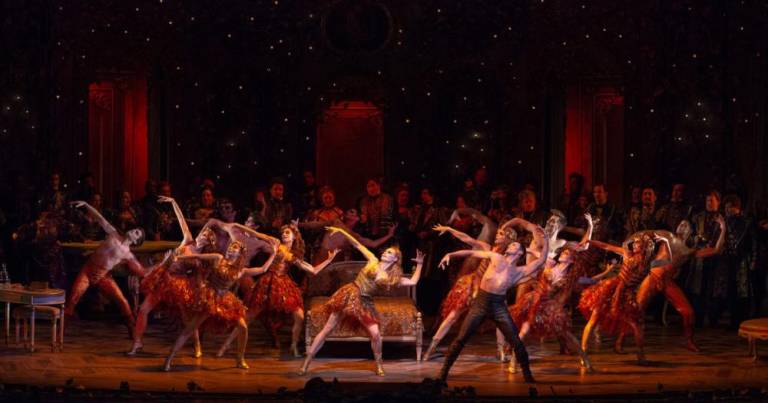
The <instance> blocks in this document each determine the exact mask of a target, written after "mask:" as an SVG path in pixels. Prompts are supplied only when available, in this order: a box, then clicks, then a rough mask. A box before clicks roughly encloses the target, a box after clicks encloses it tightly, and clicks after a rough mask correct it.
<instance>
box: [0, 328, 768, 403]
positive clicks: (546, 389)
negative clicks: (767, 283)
mask: <svg viewBox="0 0 768 403" xmlns="http://www.w3.org/2000/svg"><path fill="white" fill-rule="evenodd" d="M257 327H258V326H252V329H253V330H252V333H258V332H259V329H257ZM12 331H13V329H12ZM49 335H50V332H49V331H48V330H47V325H46V324H42V323H41V324H40V326H39V327H38V340H39V342H38V351H37V352H35V353H28V352H26V351H25V350H23V348H22V347H21V346H17V345H14V344H13V340H11V344H10V345H9V346H4V345H1V344H0V383H4V384H26V385H36V386H62V385H65V383H66V382H67V381H68V380H71V381H70V382H74V385H82V387H84V388H86V389H107V390H113V389H118V388H119V386H120V383H121V382H122V381H127V382H128V383H129V385H130V390H131V391H153V392H168V391H184V392H186V391H187V390H188V385H189V383H190V381H192V382H194V383H195V384H196V385H198V386H199V387H200V388H202V390H204V391H205V392H211V393H238V394H239V393H247V394H251V393H259V392H262V393H265V394H271V393H275V392H276V391H277V390H278V389H279V388H283V387H284V388H287V389H288V390H297V389H300V388H303V387H304V384H305V383H306V381H307V380H308V379H310V378H312V377H322V378H323V379H325V380H332V379H333V378H338V379H339V380H340V381H341V382H375V383H393V382H394V383H400V382H413V383H418V382H421V381H422V380H423V378H425V377H433V376H435V375H436V373H437V372H438V369H439V367H440V364H441V363H442V352H443V351H444V349H445V347H446V346H442V348H441V349H440V350H439V353H440V354H438V355H437V356H436V357H435V358H434V359H433V360H432V361H431V362H427V363H418V362H416V361H415V359H414V358H415V354H414V348H413V346H412V345H405V344H398V343H385V345H384V358H385V363H384V365H385V369H386V371H387V375H386V376H385V377H377V376H375V375H374V373H373V371H372V369H373V362H372V361H371V360H370V359H371V353H370V347H369V345H368V343H327V344H326V346H325V348H324V349H323V350H322V351H321V352H320V355H319V356H318V357H317V358H316V360H315V361H314V363H313V365H312V367H311V368H310V369H311V373H310V375H309V376H306V377H302V376H298V375H297V374H296V371H297V369H298V368H299V366H300V364H301V359H294V358H292V357H289V356H288V355H287V348H285V347H286V345H287V344H288V343H287V338H288V335H287V334H283V335H282V338H283V341H284V342H283V344H284V347H283V349H282V352H280V351H278V350H277V349H274V348H271V347H269V346H267V339H266V338H265V337H264V336H263V334H255V335H254V334H252V337H251V340H250V342H249V346H248V352H247V360H248V363H249V365H250V367H251V368H250V369H249V370H239V369H236V368H234V358H233V357H232V356H229V357H225V358H215V357H213V353H214V352H215V350H216V348H217V346H218V343H219V342H220V341H221V339H222V336H220V335H209V336H208V337H207V338H206V339H205V340H204V342H203V345H204V352H205V355H204V357H203V358H201V359H195V358H194V357H192V355H191V353H192V351H191V350H192V349H191V346H188V347H187V348H185V349H184V350H183V351H182V352H181V354H180V355H179V356H178V358H177V360H176V362H175V367H174V369H173V370H172V372H169V373H165V372H162V371H161V370H160V368H161V365H162V363H163V360H164V356H165V353H166V352H167V351H168V349H169V347H170V344H171V342H172V340H173V338H174V337H175V335H176V330H174V329H172V328H170V327H169V326H168V325H165V324H163V323H155V324H152V325H150V328H149V331H148V332H147V335H146V338H145V339H146V340H145V348H144V352H142V353H140V354H139V355H138V356H137V357H133V358H130V357H126V356H125V355H124V354H123V352H124V351H125V350H126V349H127V348H128V347H129V346H130V340H128V338H127V335H126V330H125V327H124V326H123V325H121V324H119V323H117V322H112V321H86V320H77V321H71V322H70V323H69V324H68V327H67V331H66V339H65V342H66V345H65V350H64V352H58V353H52V352H50V348H49V346H48V345H47V344H46V343H47V342H48V340H49V339H48V337H49ZM646 338H647V340H648V345H647V348H646V352H647V356H648V359H649V361H650V364H649V365H648V366H638V365H636V364H635V361H634V357H635V356H634V354H631V353H632V352H633V351H634V350H633V349H634V344H633V342H632V339H629V340H627V341H628V344H627V348H626V349H627V351H628V352H629V353H630V354H628V355H616V354H614V353H613V352H612V350H611V345H612V344H611V340H605V341H604V342H603V344H602V345H601V346H599V347H598V348H594V349H593V351H592V354H591V358H592V361H593V365H594V366H595V369H596V372H595V373H591V374H585V373H582V372H581V371H580V370H579V368H578V367H577V363H576V359H575V358H574V357H572V356H563V355H559V354H558V348H557V345H556V343H554V342H546V343H544V344H541V343H540V342H539V341H535V342H532V343H529V345H528V348H529V352H530V353H531V357H532V369H533V372H534V375H535V376H536V379H537V381H538V383H537V384H536V388H537V390H538V394H539V396H552V395H556V396H561V397H564V396H574V395H592V396H594V395H609V394H610V395H619V394H637V393H640V394H644V393H657V392H658V391H660V390H663V391H665V392H673V391H680V392H685V391H707V390H714V389H732V388H736V389H738V388H747V387H753V388H754V387H757V388H762V387H764V386H765V385H768V360H765V359H763V360H758V361H757V362H753V361H752V359H751V358H750V357H748V356H747V343H746V341H745V340H744V339H741V338H739V337H738V336H736V334H735V332H733V331H730V332H727V331H725V330H722V329H708V330H702V331H699V332H698V334H697V339H698V341H699V343H700V346H701V347H702V349H703V350H704V352H703V353H699V354H694V353H690V352H688V351H687V350H685V349H683V348H682V346H681V337H680V329H679V327H678V326H677V325H674V326H672V327H670V328H663V327H660V326H658V325H649V326H648V331H647V336H646ZM427 342H428V341H427V339H426V338H425V344H427ZM425 347H426V346H425ZM760 347H761V346H758V348H760ZM494 349H495V342H494V340H493V335H492V334H484V335H477V336H475V337H474V338H473V339H472V340H471V341H470V344H469V345H468V346H467V348H466V349H465V351H464V353H463V354H462V356H461V357H460V358H459V361H458V362H457V363H456V365H455V366H454V368H453V371H452V372H451V377H450V378H449V381H448V384H449V386H450V387H452V388H453V387H456V386H473V387H474V388H475V391H476V393H477V395H479V396H502V395H503V396H511V395H522V396H527V395H528V393H529V385H526V384H524V383H523V382H522V377H521V375H519V374H510V373H508V372H507V371H506V365H502V364H500V363H498V362H497V361H496V360H495V358H494Z"/></svg>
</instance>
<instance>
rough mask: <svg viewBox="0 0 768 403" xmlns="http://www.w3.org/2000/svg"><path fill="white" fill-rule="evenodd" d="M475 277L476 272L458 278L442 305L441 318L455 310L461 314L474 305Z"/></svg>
mask: <svg viewBox="0 0 768 403" xmlns="http://www.w3.org/2000/svg"><path fill="white" fill-rule="evenodd" d="M475 277H476V275H475V274H474V273H470V274H465V275H463V276H461V277H459V279H458V280H456V282H455V283H454V284H453V287H451V290H450V291H448V295H446V296H445V299H443V303H442V304H441V305H440V320H443V319H445V317H446V316H448V314H449V313H451V312H454V311H455V312H457V313H458V314H459V315H461V314H462V313H464V312H466V311H467V310H468V309H469V306H470V305H472V294H473V292H474V286H473V285H474V281H475Z"/></svg>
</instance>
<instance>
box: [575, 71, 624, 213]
mask: <svg viewBox="0 0 768 403" xmlns="http://www.w3.org/2000/svg"><path fill="white" fill-rule="evenodd" d="M624 157H625V155H624V98H623V97H622V96H621V95H620V94H619V91H618V89H617V88H616V87H613V86H606V85H590V84H583V83H580V84H578V85H573V86H571V87H570V88H569V89H568V95H567V101H566V125H565V178H566V182H567V178H568V175H570V174H571V173H572V172H578V173H581V174H582V175H584V178H585V185H586V187H585V190H587V191H590V190H591V186H592V185H593V184H595V183H598V182H599V183H605V184H606V185H607V187H608V192H609V193H610V194H611V195H612V196H611V200H612V201H613V202H621V201H622V199H623V195H624V191H623V190H624V189H623V188H622V186H623V182H624ZM609 167H610V168H609Z"/></svg>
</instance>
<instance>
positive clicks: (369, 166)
mask: <svg viewBox="0 0 768 403" xmlns="http://www.w3.org/2000/svg"><path fill="white" fill-rule="evenodd" d="M316 151H317V155H316V162H317V169H316V170H317V174H316V175H317V179H318V182H319V183H320V184H323V185H326V184H327V185H331V186H332V187H333V188H334V189H335V190H336V197H337V203H338V204H339V206H341V207H343V208H349V207H353V206H354V202H355V196H356V195H361V194H363V192H364V191H365V182H366V180H367V179H368V178H369V177H372V176H378V175H381V174H383V173H384V128H383V124H382V114H381V111H380V110H379V109H378V108H376V106H374V105H372V104H370V103H365V102H339V103H337V104H334V105H333V106H331V108H329V109H328V110H327V111H326V112H325V114H324V116H323V119H322V120H321V121H320V122H319V123H318V126H317V150H316Z"/></svg>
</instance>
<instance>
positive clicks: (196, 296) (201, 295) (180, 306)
mask: <svg viewBox="0 0 768 403" xmlns="http://www.w3.org/2000/svg"><path fill="white" fill-rule="evenodd" d="M141 288H142V291H144V292H147V293H148V292H151V293H152V294H153V295H154V296H155V298H157V300H158V301H159V302H160V303H161V304H163V305H164V306H165V307H167V308H170V309H172V310H174V311H175V312H179V313H180V314H181V317H182V319H183V320H184V321H187V320H188V319H190V318H192V317H193V316H197V315H203V314H207V315H208V319H207V320H206V321H205V328H206V329H211V330H219V331H226V330H228V329H229V328H231V327H232V326H233V325H235V324H236V323H237V322H238V321H239V320H240V319H241V318H245V311H246V308H245V305H243V303H242V302H241V301H240V300H239V299H238V298H237V297H236V296H235V294H233V293H232V292H230V291H220V290H216V289H214V288H213V287H211V286H210V285H209V284H208V283H207V282H206V281H203V280H201V279H200V276H198V275H187V274H181V273H180V274H174V273H170V272H169V271H168V270H167V269H165V268H158V269H156V270H155V271H153V272H152V273H150V275H148V276H147V277H145V279H144V281H142V284H141Z"/></svg>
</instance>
